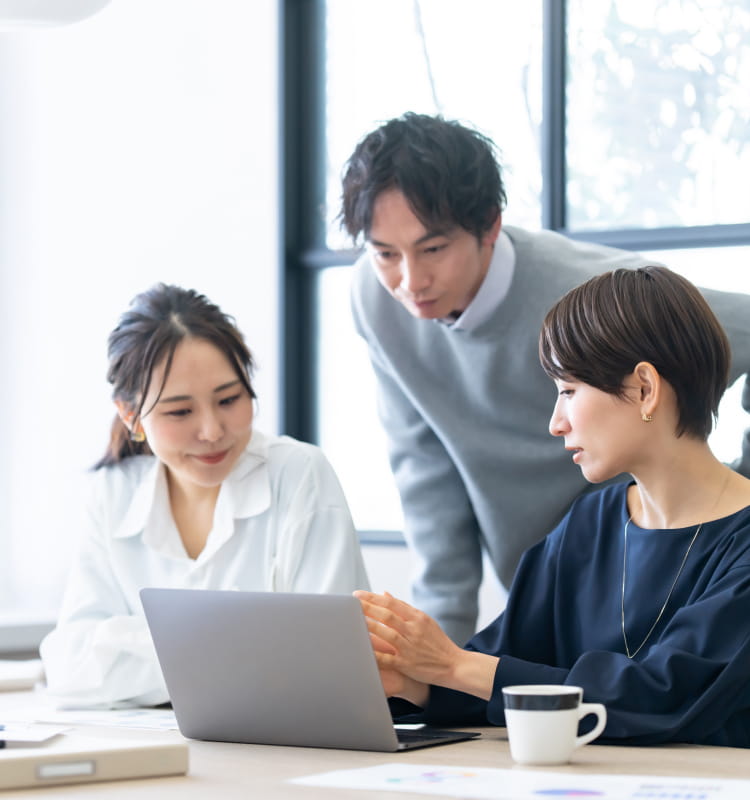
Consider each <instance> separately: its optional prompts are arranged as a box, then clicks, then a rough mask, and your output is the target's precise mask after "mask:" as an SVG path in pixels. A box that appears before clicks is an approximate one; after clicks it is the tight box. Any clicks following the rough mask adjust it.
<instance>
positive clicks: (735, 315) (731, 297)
mask: <svg viewBox="0 0 750 800" xmlns="http://www.w3.org/2000/svg"><path fill="white" fill-rule="evenodd" d="M702 292H703V295H704V296H705V298H706V300H707V301H708V303H709V305H710V306H711V308H712V310H713V312H714V313H715V314H716V316H717V317H718V319H719V322H721V325H722V327H723V328H724V331H725V332H726V334H727V338H728V339H729V345H730V348H731V351H732V359H731V366H730V374H729V384H730V385H732V384H733V383H734V382H735V381H736V380H738V379H739V378H740V377H742V378H743V391H742V398H741V405H742V410H743V411H745V412H750V295H747V294H741V293H739V292H718V291H713V290H709V289H703V290H702ZM738 445H741V449H740V448H738V449H740V455H739V457H738V458H737V459H736V460H735V461H734V462H733V464H732V467H733V469H735V470H737V472H739V473H740V474H742V475H744V476H745V477H746V478H748V477H750V428H747V427H746V428H745V431H744V435H743V437H742V441H741V443H738Z"/></svg>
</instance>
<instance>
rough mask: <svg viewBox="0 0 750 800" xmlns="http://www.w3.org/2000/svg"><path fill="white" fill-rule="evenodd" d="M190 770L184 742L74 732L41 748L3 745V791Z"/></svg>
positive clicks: (0, 757)
mask: <svg viewBox="0 0 750 800" xmlns="http://www.w3.org/2000/svg"><path fill="white" fill-rule="evenodd" d="M1 735H2V734H0V736H1ZM187 768H188V746H187V744H186V743H185V742H183V741H165V740H164V739H163V738H162V739H156V740H154V739H147V738H146V739H144V738H141V739H136V738H124V737H122V736H120V737H115V736H109V735H105V736H99V737H95V736H92V735H91V733H87V734H81V733H79V732H78V731H73V732H71V733H63V734H60V735H59V736H55V737H54V738H53V739H50V740H49V741H48V742H45V743H43V744H41V745H37V746H31V747H27V746H9V747H6V748H3V749H0V789H20V788H25V787H31V786H54V785H57V784H68V783H91V782H94V781H113V780H122V779H126V778H155V777H160V776H165V775H184V774H185V773H186V772H187Z"/></svg>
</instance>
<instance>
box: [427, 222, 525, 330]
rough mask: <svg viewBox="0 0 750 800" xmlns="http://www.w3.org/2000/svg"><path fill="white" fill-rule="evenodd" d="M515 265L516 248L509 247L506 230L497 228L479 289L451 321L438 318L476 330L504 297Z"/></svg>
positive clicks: (456, 327)
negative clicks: (488, 262)
mask: <svg viewBox="0 0 750 800" xmlns="http://www.w3.org/2000/svg"><path fill="white" fill-rule="evenodd" d="M515 266H516V252H515V250H514V249H513V242H511V240H510V237H509V236H508V234H507V233H505V231H503V230H501V231H500V235H499V236H498V237H497V241H496V242H495V246H494V248H493V251H492V258H491V259H490V264H489V266H488V267H487V274H486V275H485V276H484V280H483V281H482V284H481V286H480V287H479V290H478V291H477V293H476V294H475V295H474V297H473V299H472V300H471V302H470V303H469V305H468V306H466V308H465V309H464V310H463V312H462V314H461V315H460V316H459V317H458V318H457V319H456V320H455V321H454V320H447V321H446V320H441V322H443V323H444V324H446V325H447V326H448V327H449V328H450V329H451V330H452V331H473V330H476V329H477V328H478V327H479V326H480V325H481V324H482V323H483V322H484V321H485V320H486V319H488V318H489V317H490V315H491V314H492V312H493V311H494V310H495V309H496V308H497V307H498V306H499V305H500V303H502V302H503V300H504V299H505V297H506V295H507V294H508V290H509V289H510V284H511V281H512V280H513V270H514V269H515Z"/></svg>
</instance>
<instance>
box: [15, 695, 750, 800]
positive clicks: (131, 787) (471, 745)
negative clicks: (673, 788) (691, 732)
mask: <svg viewBox="0 0 750 800" xmlns="http://www.w3.org/2000/svg"><path fill="white" fill-rule="evenodd" d="M29 705H31V706H33V705H36V698H35V697H34V695H33V694H32V693H30V692H28V693H26V692H15V693H13V692H10V693H5V694H0V716H2V714H3V712H5V713H8V712H10V711H11V710H13V709H22V708H24V707H27V706H29ZM83 729H84V728H83V726H82V727H81V728H80V730H83ZM85 730H86V731H87V732H90V733H91V732H94V731H98V732H99V733H100V734H101V735H102V736H107V735H113V734H116V735H117V736H132V737H134V738H136V737H137V738H139V739H140V738H145V737H149V738H150V737H153V738H162V739H164V738H166V739H176V740H179V741H181V740H182V737H181V736H180V734H179V733H177V732H176V731H174V732H167V733H163V732H156V731H135V730H123V729H118V730H116V731H115V730H114V729H112V728H108V729H99V728H94V727H91V726H85ZM189 746H190V767H189V772H188V775H186V776H183V777H175V778H154V779H150V780H133V781H120V782H110V783H91V784H80V785H74V786H59V787H49V788H43V789H31V790H26V791H12V790H11V791H6V792H0V800H11V798H25V800H43V799H44V798H51V797H60V798H74V797H81V798H84V797H85V798H94V797H102V798H105V800H108V799H109V798H113V799H114V798H125V797H128V798H132V797H133V796H134V795H135V793H136V792H137V796H138V800H149V799H150V798H154V800H156V798H159V800H163V799H164V798H166V799H167V800H169V798H175V800H176V799H177V798H179V800H192V798H196V800H198V798H200V800H206V799H207V798H208V800H235V799H236V800H239V799H240V798H242V800H248V798H259V799H261V798H262V800H275V798H299V799H300V800H305V799H307V800H323V799H324V798H325V800H336V798H342V799H343V798H354V800H374V798H379V800H395V798H397V797H407V796H408V795H404V794H398V793H392V792H380V791H366V790H362V791H360V790H357V791H353V790H346V789H331V788H316V787H310V786H298V785H293V784H289V783H287V782H286V781H287V780H288V779H290V778H297V777H302V776H304V775H312V774H315V773H318V772H327V771H329V770H336V769H355V768H358V767H371V766H376V765H379V764H386V763H391V762H403V763H412V764H436V765H440V766H456V767H460V766H464V767H494V768H500V769H509V768H511V767H512V768H513V769H515V770H523V769H527V768H525V767H520V766H518V765H514V764H513V762H512V761H511V758H510V753H509V752H508V743H507V739H506V735H505V729H504V728H484V729H482V738H481V739H475V740H472V741H467V742H459V743H457V744H450V745H443V746H440V747H435V748H426V749H420V750H413V751H410V752H405V753H369V752H361V751H356V750H324V749H316V748H306V747H275V746H266V745H248V744H225V743H219V742H197V741H189ZM534 769H536V770H539V769H545V768H544V767H535V768H534ZM547 769H549V770H553V771H556V772H572V773H577V774H592V773H593V774H595V773H603V774H624V775H628V774H633V775H663V776H691V777H699V778H705V777H713V778H742V779H748V778H749V777H750V752H748V751H747V750H744V749H739V748H731V747H704V746H700V745H665V746H660V747H610V746H605V745H588V746H586V747H583V748H582V749H580V750H578V751H577V752H576V753H575V755H574V760H573V761H572V762H571V763H570V764H568V765H566V766H562V767H560V766H557V767H549V768H547ZM412 797H414V798H429V797H437V795H424V794H414V795H412Z"/></svg>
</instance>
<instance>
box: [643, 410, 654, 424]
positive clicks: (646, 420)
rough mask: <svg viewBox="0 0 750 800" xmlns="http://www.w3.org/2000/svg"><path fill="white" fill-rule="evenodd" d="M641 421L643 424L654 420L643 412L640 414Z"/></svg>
mask: <svg viewBox="0 0 750 800" xmlns="http://www.w3.org/2000/svg"><path fill="white" fill-rule="evenodd" d="M641 419H642V420H643V421H644V422H653V421H654V418H653V417H652V416H651V414H646V413H645V412H644V413H643V414H641Z"/></svg>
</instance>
